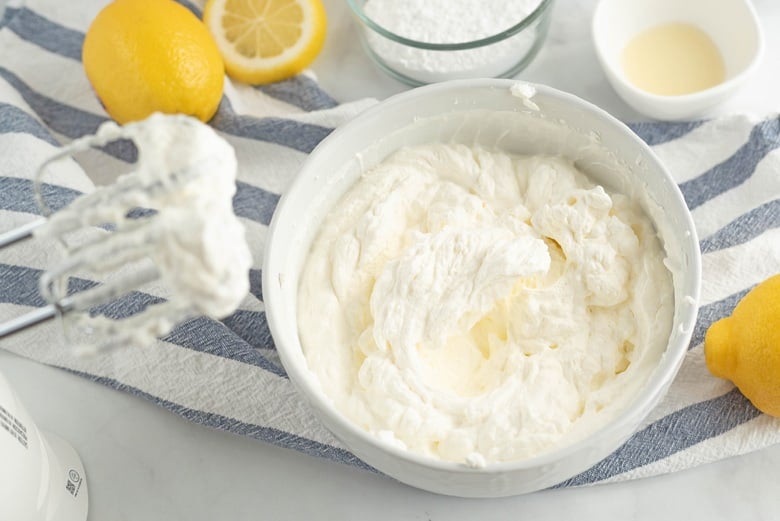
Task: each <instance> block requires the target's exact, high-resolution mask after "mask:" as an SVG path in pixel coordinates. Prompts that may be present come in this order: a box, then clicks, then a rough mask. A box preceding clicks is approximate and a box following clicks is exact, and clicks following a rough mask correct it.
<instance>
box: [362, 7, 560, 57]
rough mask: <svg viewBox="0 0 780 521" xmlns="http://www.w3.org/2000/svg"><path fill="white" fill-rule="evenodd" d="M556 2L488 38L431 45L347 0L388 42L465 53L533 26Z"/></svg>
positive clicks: (369, 26)
mask: <svg viewBox="0 0 780 521" xmlns="http://www.w3.org/2000/svg"><path fill="white" fill-rule="evenodd" d="M554 1H555V0H541V1H540V2H539V5H537V6H536V8H535V9H534V10H533V11H531V12H530V13H529V14H528V15H527V16H526V17H525V18H523V19H522V20H520V21H519V22H518V23H516V24H514V25H512V26H511V27H509V28H507V29H504V30H503V31H500V32H498V33H495V34H492V35H490V36H486V37H484V38H479V39H477V40H470V41H466V42H456V43H431V42H423V41H420V40H414V39H411V38H406V37H405V36H401V35H399V34H397V33H395V32H393V31H391V30H389V29H386V28H384V27H382V26H381V25H379V24H378V23H376V22H375V21H374V20H372V19H371V18H370V17H369V16H368V15H367V14H366V13H365V11H364V10H363V5H362V4H363V2H358V0H347V5H348V6H349V8H350V10H351V11H352V14H353V15H355V16H356V17H357V18H358V19H359V20H360V21H361V22H362V23H363V24H364V25H366V26H367V27H368V28H370V29H371V30H372V31H374V32H376V33H378V34H379V35H381V36H383V37H385V38H387V39H388V40H392V41H394V42H396V43H400V44H403V45H406V46H409V47H416V48H418V49H427V50H431V51H464V50H470V49H476V48H479V47H485V46H488V45H492V44H494V43H498V42H501V41H503V40H506V39H507V38H510V37H512V36H514V35H516V34H518V33H519V32H520V31H522V30H523V29H525V28H526V27H528V26H529V25H531V24H532V23H533V22H534V21H535V20H536V19H537V18H539V17H540V16H542V14H543V13H544V12H545V11H547V9H548V8H549V7H551V6H552V4H553V3H554Z"/></svg>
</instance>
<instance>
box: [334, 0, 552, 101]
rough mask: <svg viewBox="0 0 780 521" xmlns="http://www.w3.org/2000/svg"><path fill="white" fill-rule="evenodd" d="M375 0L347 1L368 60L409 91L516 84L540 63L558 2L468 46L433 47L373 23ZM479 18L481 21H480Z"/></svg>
mask: <svg viewBox="0 0 780 521" xmlns="http://www.w3.org/2000/svg"><path fill="white" fill-rule="evenodd" d="M369 1H370V0H347V4H348V5H349V7H350V9H351V11H352V14H353V16H354V19H355V22H356V24H357V26H358V28H359V30H360V39H361V43H362V44H363V48H364V49H365V51H366V53H367V54H368V56H370V57H371V59H372V60H373V61H374V63H376V64H377V66H378V67H379V68H380V69H382V70H383V71H385V72H386V73H387V74H389V75H390V76H392V77H394V78H396V79H397V80H400V81H402V82H404V83H406V84H408V85H412V86H419V85H424V84H428V83H436V82H440V81H447V80H456V79H472V78H510V77H513V76H515V75H516V74H517V73H518V72H520V71H521V70H523V69H524V68H525V67H526V66H528V64H530V63H531V61H532V60H533V59H534V57H536V55H537V53H538V52H539V50H540V49H541V47H542V45H543V44H544V41H545V39H546V37H547V30H548V28H549V25H550V13H551V11H552V4H553V0H541V1H540V3H539V5H538V6H537V7H536V8H535V9H534V10H533V11H531V13H530V14H528V15H527V16H526V17H525V18H523V19H521V20H518V21H517V22H516V23H514V24H513V25H512V26H510V27H508V28H506V29H504V30H503V31H501V32H498V33H496V34H493V35H490V36H487V37H484V38H480V39H477V40H471V41H464V42H447V43H432V42H424V41H418V40H413V39H410V38H406V37H404V36H401V35H399V34H396V33H394V32H392V31H390V30H388V29H386V28H385V27H382V26H381V25H379V24H378V23H377V22H375V21H374V20H373V19H371V18H370V17H369V15H368V14H367V12H366V10H365V9H364V7H365V5H366V4H367V3H368V2H369ZM474 16H476V15H474Z"/></svg>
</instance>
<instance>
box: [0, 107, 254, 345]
mask: <svg viewBox="0 0 780 521" xmlns="http://www.w3.org/2000/svg"><path fill="white" fill-rule="evenodd" d="M118 139H130V140H132V141H133V143H134V144H135V145H136V147H137V149H138V160H137V162H136V163H135V165H134V166H135V169H134V170H133V171H132V172H130V173H129V174H126V175H123V176H121V177H119V178H118V179H117V181H116V182H115V183H114V184H112V185H109V186H104V187H99V188H97V189H96V190H95V191H94V192H92V193H89V194H85V195H82V196H80V197H79V198H78V199H76V200H75V201H73V202H72V203H71V204H70V205H68V206H67V207H66V208H64V209H62V210H60V211H58V212H55V213H52V212H51V211H50V209H49V208H48V206H47V205H46V202H45V201H44V200H43V196H42V195H41V190H40V186H41V178H42V176H43V174H44V172H45V171H46V169H47V167H48V166H49V165H50V164H51V163H53V162H55V161H58V160H60V159H62V158H65V157H69V156H71V155H73V154H74V153H77V152H80V151H84V150H87V149H89V148H91V147H100V146H104V145H106V144H108V143H109V142H112V141H115V140H118ZM235 174H236V159H235V153H234V151H233V149H232V147H231V146H230V145H229V144H228V143H227V142H226V141H224V140H223V139H222V138H221V137H219V136H218V135H217V134H216V133H215V132H214V131H213V130H212V129H211V128H210V127H208V126H207V125H204V124H203V123H201V122H199V121H197V120H195V119H193V118H190V117H187V116H166V115H162V114H155V115H153V116H151V117H150V118H148V119H146V120H144V121H141V122H138V123H131V124H128V125H126V126H124V127H120V126H118V125H116V124H114V123H111V122H109V123H106V124H104V125H102V126H101V127H100V128H99V129H98V131H97V133H96V134H95V135H92V136H86V137H83V138H81V139H78V140H75V141H73V142H72V143H71V144H69V145H68V146H66V147H64V148H63V149H62V150H61V151H60V152H59V153H57V154H56V155H54V156H53V157H51V158H49V159H48V160H47V161H46V162H44V163H43V164H42V165H41V167H40V168H39V169H38V172H37V175H36V179H35V186H36V190H35V194H36V199H37V201H38V204H39V206H40V207H41V209H42V212H43V214H44V216H46V217H47V218H46V219H42V220H39V221H36V222H32V223H30V224H29V225H26V226H23V227H21V228H17V229H15V230H12V231H9V232H7V233H5V234H2V235H0V248H4V247H8V246H10V245H12V244H15V243H17V242H19V241H22V240H25V239H29V238H55V239H57V240H58V241H59V242H60V243H61V244H62V245H63V247H64V251H65V252H66V255H65V258H64V260H63V261H62V262H61V263H60V264H59V265H57V266H54V267H51V268H50V269H49V270H47V271H46V272H44V274H43V275H42V276H41V278H40V280H39V291H40V293H41V295H42V296H43V298H44V299H45V300H46V302H48V305H47V306H45V307H43V308H39V309H36V310H34V311H31V312H29V313H27V314H25V315H22V316H20V317H17V318H15V319H12V320H10V321H8V322H6V323H5V324H0V338H2V337H4V336H6V335H10V334H12V333H15V332H17V331H21V330H24V329H27V328H29V327H31V326H34V325H36V324H39V323H41V322H43V321H46V320H49V319H51V318H54V317H57V316H62V317H65V316H76V317H78V320H79V321H80V322H81V323H88V327H89V328H90V329H92V330H93V331H96V332H97V336H98V337H99V338H100V341H99V343H100V346H99V347H105V346H115V345H123V344H127V343H145V342H148V341H149V340H151V339H153V338H156V337H160V336H163V335H165V334H166V333H168V332H169V331H170V330H171V329H172V328H173V327H174V325H176V324H177V323H179V322H181V321H182V320H186V319H188V318H191V317H193V316H196V315H207V316H211V317H213V318H221V317H223V316H225V315H228V314H229V313H231V312H232V311H234V310H235V308H236V307H238V305H239V303H240V302H241V300H242V299H243V298H244V296H245V295H246V294H247V293H248V291H249V281H248V271H249V268H250V265H251V255H250V253H249V248H248V246H247V244H246V241H245V238H244V229H243V226H242V225H241V223H240V222H239V221H238V219H237V218H236V216H235V215H234V214H233V209H232V198H233V195H234V193H235ZM90 227H101V228H103V230H100V229H94V230H93V231H94V234H93V237H91V238H88V239H87V240H81V241H76V240H69V238H70V237H71V236H72V234H74V233H76V232H79V231H80V230H83V229H85V228H90ZM136 264H137V265H138V266H137V267H136V266H135V265H136ZM129 265H133V266H134V267H135V269H132V270H127V269H125V268H126V267H127V266H129ZM123 271H129V273H123ZM82 272H87V273H90V274H92V275H95V276H96V278H98V279H102V278H105V276H107V275H110V274H112V273H114V272H122V274H121V276H118V277H114V278H113V279H111V280H108V281H106V282H104V283H102V284H98V285H95V286H94V287H91V288H90V289H86V290H84V291H81V292H77V293H74V294H67V281H68V278H69V277H71V276H73V275H75V274H76V273H82ZM109 278H110V277H109ZM155 280H159V281H161V282H162V283H163V284H164V285H165V286H166V287H167V289H168V290H169V291H170V293H171V296H170V298H168V299H167V300H166V301H164V302H161V303H157V304H153V305H149V306H147V307H146V308H145V309H144V310H143V311H140V312H138V313H136V314H134V315H131V316H129V317H127V318H124V319H121V320H112V319H109V318H107V317H104V316H90V315H89V311H90V309H93V308H94V307H95V306H97V305H99V304H103V303H106V302H109V301H112V300H114V299H116V298H118V297H120V296H121V295H124V294H127V293H129V292H130V291H132V290H135V289H138V288H140V287H141V286H142V285H145V284H147V283H149V282H152V281H155Z"/></svg>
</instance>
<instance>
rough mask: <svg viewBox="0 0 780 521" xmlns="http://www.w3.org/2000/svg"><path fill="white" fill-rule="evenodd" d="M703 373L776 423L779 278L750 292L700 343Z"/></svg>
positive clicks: (779, 372)
mask: <svg viewBox="0 0 780 521" xmlns="http://www.w3.org/2000/svg"><path fill="white" fill-rule="evenodd" d="M704 356H705V360H706V362H707V367H708V368H709V370H710V372H712V374H714V375H715V376H718V377H721V378H726V379H728V380H731V381H732V382H734V384H735V385H736V386H737V387H738V388H739V390H740V391H741V392H742V394H744V395H745V397H746V398H747V399H748V400H750V401H751V402H752V403H753V405H755V406H756V408H757V409H758V410H760V411H761V412H764V413H766V414H769V415H770V416H775V417H780V274H779V275H775V276H773V277H770V278H768V279H767V280H765V281H764V282H762V283H760V284H759V285H757V286H756V287H754V288H753V289H752V290H750V292H748V294H747V295H745V296H744V297H743V298H742V300H741V301H740V302H739V304H737V306H736V307H735V308H734V312H733V313H732V314H731V316H730V317H726V318H723V319H720V320H718V321H717V322H715V323H714V324H712V325H711V326H710V328H709V329H708V330H707V334H706V336H705V338H704Z"/></svg>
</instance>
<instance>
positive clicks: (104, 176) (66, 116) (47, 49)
mask: <svg viewBox="0 0 780 521" xmlns="http://www.w3.org/2000/svg"><path fill="white" fill-rule="evenodd" d="M105 1H106V0H81V1H79V2H78V6H76V5H75V4H74V3H73V2H60V1H59V0H27V1H26V2H25V3H24V4H23V5H22V4H21V3H20V2H14V1H13V0H11V1H10V2H9V4H8V7H7V9H6V11H5V14H4V17H3V18H2V22H0V158H1V159H0V228H1V230H0V231H4V230H7V229H11V228H14V227H15V226H18V225H20V224H23V223H26V222H29V221H31V220H33V219H36V218H38V215H37V213H38V209H37V207H36V205H35V203H34V201H33V198H32V191H31V182H30V178H31V176H32V175H33V173H34V171H35V168H36V167H37V165H38V164H39V162H40V161H41V160H42V159H43V158H45V157H48V156H50V155H51V154H53V153H54V152H55V150H56V147H58V146H59V145H60V144H63V143H67V142H69V141H70V140H72V139H74V138H76V137H78V136H81V135H84V134H87V133H92V132H94V131H95V129H96V128H97V127H98V125H99V124H100V123H102V122H103V121H105V120H106V119H107V118H106V115H105V114H104V112H103V110H102V108H101V106H100V104H99V102H98V101H97V99H96V98H95V96H94V95H93V93H92V91H91V89H90V86H89V84H88V82H87V79H86V77H85V76H84V73H83V70H82V66H81V62H80V56H81V52H80V49H81V44H82V40H83V35H84V31H85V29H86V28H87V27H88V25H89V22H90V21H91V20H92V18H93V17H94V16H95V14H96V13H97V12H98V11H99V9H100V8H101V7H102V5H103V4H105ZM185 5H187V6H188V7H189V8H191V9H192V10H194V11H195V12H198V11H199V7H200V4H197V5H193V4H189V3H185ZM371 103H372V102H371V101H370V100H367V101H364V102H356V103H351V104H346V105H337V104H336V103H335V102H334V101H333V99H331V98H330V97H329V96H328V95H327V94H325V93H324V92H323V91H322V90H320V89H319V88H318V86H317V84H316V83H315V82H314V81H313V80H312V79H311V78H309V77H307V76H305V75H301V76H299V77H297V78H294V79H292V80H288V81H284V82H281V83H278V84H276V85H271V86H267V87H262V88H251V87H247V86H244V85H239V84H232V83H230V82H228V83H227V85H226V91H225V97H224V99H223V101H222V104H221V106H220V109H219V112H218V114H217V116H216V117H215V118H214V120H213V121H212V125H213V126H214V127H215V128H216V129H217V130H219V131H220V133H221V134H222V135H223V136H224V137H225V138H226V139H227V140H228V141H229V142H230V143H231V144H232V145H233V147H234V148H235V149H236V153H237V156H238V160H239V172H238V193H237V195H236V198H235V201H234V203H235V211H236V213H237V215H238V216H239V217H240V218H241V219H242V220H243V222H244V224H245V225H246V228H247V231H248V239H249V241H250V246H251V248H252V251H253V252H254V254H255V263H254V268H253V270H252V272H251V295H249V296H248V297H247V299H246V300H245V301H244V302H243V304H242V305H241V308H240V310H239V311H237V312H236V313H234V314H233V315H232V316H230V317H228V318H226V319H225V320H223V321H221V322H215V321H210V320H206V319H197V320H193V321H190V322H188V323H186V324H183V325H182V326H180V327H178V328H177V329H176V330H175V331H174V332H173V333H171V334H170V335H169V336H168V337H166V338H165V339H164V341H161V342H160V343H159V344H158V345H157V346H154V347H153V348H149V349H125V350H120V351H116V352H113V353H110V354H108V355H105V356H101V357H97V358H89V359H82V358H77V357H75V356H73V355H72V353H70V352H69V351H68V350H66V349H63V348H62V347H61V343H60V341H59V340H58V335H59V331H58V328H57V327H56V325H50V326H43V327H39V328H37V329H35V330H33V331H27V332H25V333H22V334H20V335H18V336H15V337H12V338H10V339H5V340H3V341H2V343H1V344H0V347H2V348H4V349H7V350H9V351H12V352H15V353H18V354H21V355H24V356H27V357H29V358H32V359H34V360H38V361H40V362H42V363H46V364H51V365H54V366H59V367H63V368H66V369H68V370H71V371H73V372H75V373H78V374H81V375H83V376H85V377H87V378H90V379H93V380H96V381H99V382H102V383H104V384H105V385H108V386H110V387H113V388H116V389H120V390H122V391H125V392H128V393H131V394H135V395H137V396H141V397H144V398H146V399H148V400H150V401H152V402H154V403H156V404H158V405H160V406H162V407H165V408H167V409H169V410H171V411H173V412H175V413H176V414H179V415H181V416H183V417H185V418H188V419H190V420H192V421H194V422H197V423H200V424H203V425H207V426H209V427H214V428H218V429H224V430H228V431H231V432H234V433H237V434H241V435H245V436H250V437H253V438H256V439H259V440H264V441H267V442H270V443H274V444H276V445H279V446H282V447H287V448H291V449H295V450H298V451H301V452H304V453H307V454H310V455H313V456H319V457H324V458H329V459H332V460H336V461H340V462H343V463H347V464H352V465H357V466H363V467H365V466H366V465H365V464H363V463H362V462H361V461H360V460H358V459H357V458H356V457H355V456H353V455H352V454H351V453H349V452H348V451H347V450H346V449H345V448H344V447H343V446H342V445H341V444H340V443H339V442H338V441H336V440H335V439H334V438H333V437H332V436H331V435H330V434H329V433H328V432H327V431H326V430H325V429H324V428H323V427H322V426H321V425H320V423H319V422H318V421H317V419H316V418H315V417H314V416H313V415H312V413H311V411H310V410H309V409H308V407H307V405H306V404H304V402H303V401H302V400H301V399H300V398H299V397H298V396H297V394H296V392H295V391H294V389H293V387H292V385H291V384H290V381H289V380H288V379H287V377H286V375H285V372H284V369H283V368H282V367H281V365H280V363H279V359H278V356H277V354H276V352H275V350H274V346H273V342H272V340H271V337H270V335H269V332H268V328H267V325H266V321H265V314H264V307H263V299H262V291H261V287H260V260H261V258H262V252H263V247H264V240H265V235H266V233H267V225H268V222H269V220H270V218H271V214H272V212H273V210H274V207H275V205H276V202H277V201H278V199H279V194H280V193H282V192H283V191H284V189H285V187H286V186H287V184H288V183H289V181H290V179H291V178H292V177H293V176H294V175H295V173H296V172H297V170H298V168H299V167H300V165H301V163H302V161H303V160H304V159H305V158H306V154H307V153H308V152H310V151H311V150H312V148H313V147H314V146H315V145H316V144H317V143H318V142H319V141H320V140H321V139H322V138H324V137H325V136H326V135H328V133H329V132H330V131H331V130H332V129H333V128H334V127H336V126H338V125H339V124H341V123H343V122H344V121H347V120H348V119H350V118H351V117H352V116H354V115H355V114H356V113H358V112H359V111H361V110H363V109H364V108H365V107H367V106H368V105H370V104H371ZM634 129H635V130H636V132H637V133H638V134H639V135H640V136H642V137H643V138H644V139H645V140H646V141H647V142H648V143H649V144H650V145H651V146H652V147H653V148H654V150H655V151H656V153H657V154H658V155H659V156H660V157H661V158H662V159H663V160H664V161H665V162H666V164H667V165H668V166H669V168H670V169H671V171H672V173H673V174H674V176H675V177H676V180H677V181H678V182H679V184H680V186H681V188H682V191H683V193H684V194H685V199H686V201H687V203H688V205H689V207H690V208H691V210H692V211H693V216H694V219H695V221H696V225H697V228H698V231H699V236H700V237H701V248H702V252H703V253H704V258H703V266H704V273H703V288H702V298H701V305H702V306H701V311H700V315H699V320H698V323H697V325H696V329H695V332H694V335H693V341H692V342H691V346H690V351H689V353H688V355H687V357H686V359H685V361H684V364H683V366H682V369H681V371H680V373H679V375H678V377H677V379H676V380H675V382H674V384H673V385H672V387H671V389H670V391H669V393H668V395H667V397H666V398H665V399H664V400H663V402H662V403H661V404H660V405H659V406H658V407H657V408H656V409H655V410H654V411H653V413H652V415H651V416H650V418H648V420H647V421H646V422H645V424H644V425H643V426H642V428H641V429H640V430H639V432H637V433H636V435H634V436H633V437H632V438H631V439H630V440H629V441H628V442H627V443H626V444H625V445H624V446H623V447H621V448H620V449H619V450H617V451H616V452H615V453H614V454H612V455H611V456H609V457H608V458H606V459H605V460H604V461H602V462H601V463H599V464H597V465H596V466H594V467H593V468H592V469H590V470H589V471H587V472H585V473H583V474H581V475H580V476H577V477H575V478H574V479H572V480H570V481H568V482H566V483H564V484H562V485H564V486H568V485H580V484H587V483H595V482H606V481H616V480H624V479H630V478H639V477H643V476H651V475H655V474H661V473H666V472H672V471H676V470H681V469H684V468H688V467H692V466H695V465H698V464H701V463H705V462H709V461H714V460H717V459H721V458H725V457H728V456H732V455H736V454H741V453H745V452H749V451H752V450H755V449H759V448H761V447H765V446H768V445H770V444H774V443H777V442H780V420H777V419H772V418H769V417H767V416H765V415H762V414H760V413H759V412H757V411H756V410H755V409H754V408H753V407H752V406H751V405H750V403H749V402H748V401H747V400H746V399H744V398H743V397H742V396H741V395H740V394H739V392H738V391H736V390H735V389H734V388H733V386H732V385H731V384H729V383H728V382H726V381H723V380H719V379H716V378H714V377H712V376H710V374H709V373H708V371H707V369H706V367H705V366H704V361H703V356H702V339H703V336H704V332H705V330H706V328H707V326H708V325H709V324H710V323H712V321H713V320H715V319H718V318H720V317H723V316H725V315H727V314H728V313H729V312H730V311H731V309H732V308H733V307H734V305H735V304H736V302H737V301H738V300H739V299H740V298H741V297H742V296H743V295H744V294H745V293H746V292H747V290H748V289H749V288H751V287H752V286H753V285H755V284H756V283H758V282H760V281H761V280H763V279H765V278H766V277H768V276H770V275H772V274H774V273H777V272H780V150H778V148H779V147H780V118H778V116H777V115H768V116H762V117H749V116H733V117H725V118H721V119H715V120H709V121H697V122H688V123H644V124H639V125H636V126H635V127H634ZM132 159H133V158H132V157H129V156H128V155H127V153H126V151H124V152H123V149H122V148H121V147H117V148H112V147H106V148H104V149H102V150H95V151H91V152H88V153H84V154H81V155H79V156H78V157H77V161H76V160H70V161H65V162H62V163H60V164H57V165H55V167H54V168H53V169H52V171H51V174H50V176H49V177H48V179H47V181H48V183H47V184H46V186H45V191H46V196H47V200H48V201H50V202H53V203H54V204H53V206H55V207H57V206H62V205H64V204H66V203H67V202H69V201H71V200H72V199H73V198H75V197H77V196H78V195H79V194H80V193H83V192H87V191H89V190H91V189H92V187H93V186H94V184H93V181H97V182H106V181H110V177H111V175H112V174H113V173H114V172H117V171H123V170H127V164H128V162H129V161H132ZM85 172H88V173H90V176H91V177H90V176H88V175H86V174H85ZM95 233H103V232H102V230H95ZM49 246H50V245H48V244H46V243H41V242H40V241H38V242H29V243H24V244H22V245H18V246H15V247H13V248H10V249H6V250H4V251H2V252H0V321H2V320H4V319H7V318H10V317H13V316H16V315H19V314H21V313H23V312H25V311H28V310H29V309H30V308H32V307H36V306H41V305H42V304H43V302H42V301H41V299H40V297H39V296H38V294H37V286H36V285H37V279H38V276H39V275H40V273H41V270H42V269H45V268H46V267H48V266H52V265H53V264H54V263H55V262H56V260H57V253H56V252H57V250H56V249H55V248H51V247H49ZM90 284H92V281H88V280H83V279H74V280H73V281H72V285H73V287H74V288H76V289H77V288H78V287H86V286H88V285H90ZM159 296H162V295H161V294H158V293H157V292H156V290H155V288H154V287H152V288H150V289H149V290H148V291H147V292H145V293H134V294H133V295H131V297H130V299H131V300H134V301H135V302H136V303H137V302H142V301H149V300H151V299H154V298H158V297H159ZM105 311H106V312H107V313H108V314H120V313H121V312H122V310H121V309H118V308H116V307H114V308H107V309H106V310H105Z"/></svg>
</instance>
